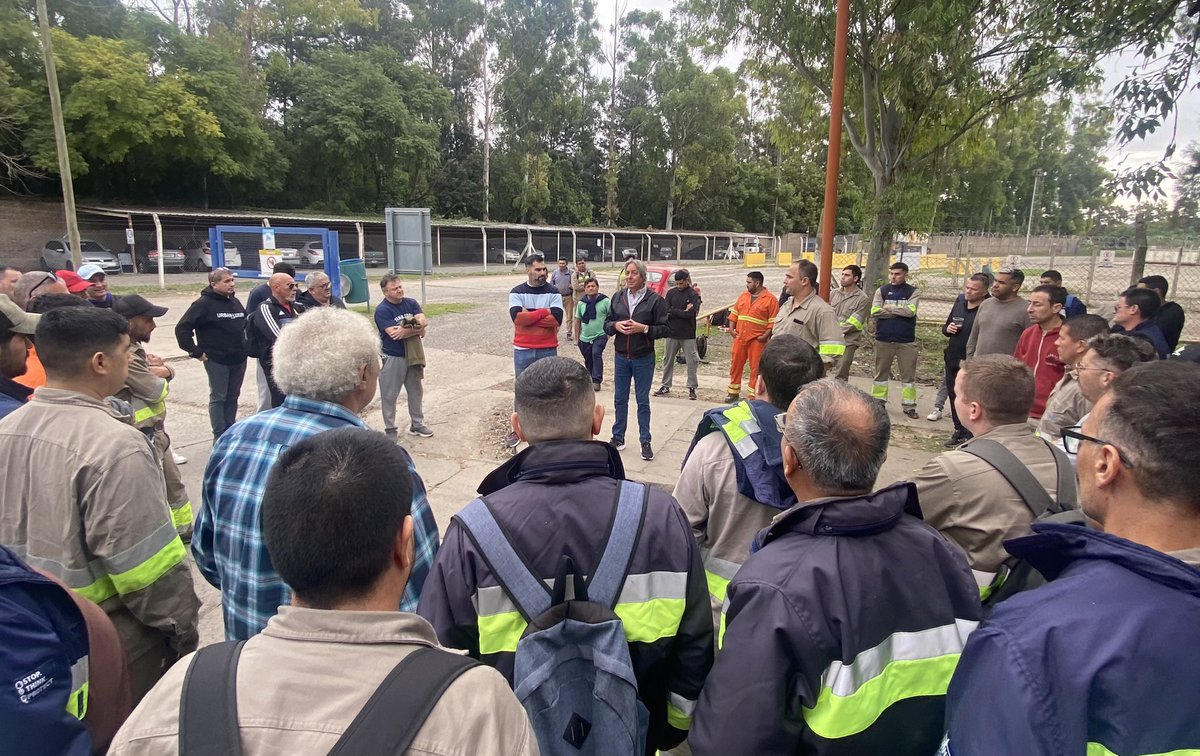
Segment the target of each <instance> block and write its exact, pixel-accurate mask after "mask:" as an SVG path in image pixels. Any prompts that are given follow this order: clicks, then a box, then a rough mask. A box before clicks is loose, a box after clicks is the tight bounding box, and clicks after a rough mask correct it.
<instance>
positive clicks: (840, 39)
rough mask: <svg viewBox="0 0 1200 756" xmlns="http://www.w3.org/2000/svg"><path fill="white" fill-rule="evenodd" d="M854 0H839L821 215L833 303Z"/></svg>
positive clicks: (824, 268) (825, 273)
mask: <svg viewBox="0 0 1200 756" xmlns="http://www.w3.org/2000/svg"><path fill="white" fill-rule="evenodd" d="M849 31H850V0H838V4H837V35H836V36H835V37H834V40H833V97H832V98H831V102H830V104H829V151H828V157H827V158H826V159H825V208H824V210H823V211H822V212H821V263H820V266H819V270H818V272H817V279H818V281H819V282H820V287H821V288H820V292H821V298H822V299H824V300H825V301H826V302H828V301H829V282H830V270H831V268H832V267H833V235H834V232H835V231H836V230H837V197H838V187H837V181H838V169H839V168H840V167H841V159H842V106H843V104H844V101H845V97H846V42H847V37H848V36H849Z"/></svg>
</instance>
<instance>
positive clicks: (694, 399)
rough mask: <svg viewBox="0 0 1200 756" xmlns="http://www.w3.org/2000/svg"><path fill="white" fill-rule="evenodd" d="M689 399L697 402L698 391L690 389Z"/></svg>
mask: <svg viewBox="0 0 1200 756" xmlns="http://www.w3.org/2000/svg"><path fill="white" fill-rule="evenodd" d="M688 399H691V400H692V401H696V389H688Z"/></svg>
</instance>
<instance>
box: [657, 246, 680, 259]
mask: <svg viewBox="0 0 1200 756" xmlns="http://www.w3.org/2000/svg"><path fill="white" fill-rule="evenodd" d="M654 256H655V257H657V258H658V259H659V260H674V259H675V248H674V247H669V246H663V247H659V248H658V249H657V250H655V251H654Z"/></svg>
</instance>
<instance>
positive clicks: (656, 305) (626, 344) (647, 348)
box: [604, 289, 695, 360]
mask: <svg viewBox="0 0 1200 756" xmlns="http://www.w3.org/2000/svg"><path fill="white" fill-rule="evenodd" d="M627 291H628V289H621V290H620V291H618V292H617V293H616V294H614V295H613V298H612V307H611V308H610V309H609V311H608V317H607V318H605V319H604V332H605V333H606V334H608V335H609V336H615V337H616V338H615V340H614V341H613V344H614V347H615V349H616V352H617V354H619V355H621V356H622V357H625V358H627V359H631V360H634V359H637V358H639V357H645V356H646V355H648V354H649V355H653V354H654V340H655V339H665V338H666V337H667V336H669V335H670V333H669V330H668V328H667V303H666V301H664V300H663V298H662V297H660V296H658V295H657V294H655V293H654V292H653V291H650V289H646V295H645V296H644V297H642V301H640V302H638V304H637V309H635V310H634V312H633V320H635V321H637V322H638V323H641V324H643V325H648V326H650V330H649V331H647V332H646V333H632V334H629V335H628V336H626V335H625V334H623V333H621V332H620V331H618V330H617V328H616V324H617V323H619V322H620V321H622V320H629V319H630V314H629V298H628V297H627V296H626V292H627ZM692 333H693V334H694V333H695V331H694V330H693V331H692Z"/></svg>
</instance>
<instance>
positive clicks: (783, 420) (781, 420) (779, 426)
mask: <svg viewBox="0 0 1200 756" xmlns="http://www.w3.org/2000/svg"><path fill="white" fill-rule="evenodd" d="M775 430H777V431H779V432H780V433H783V432H784V431H785V430H787V413H786V412H780V413H779V414H778V415H776V416H775Z"/></svg>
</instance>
